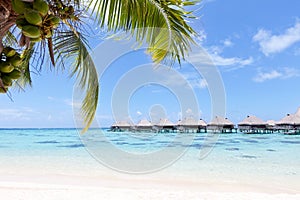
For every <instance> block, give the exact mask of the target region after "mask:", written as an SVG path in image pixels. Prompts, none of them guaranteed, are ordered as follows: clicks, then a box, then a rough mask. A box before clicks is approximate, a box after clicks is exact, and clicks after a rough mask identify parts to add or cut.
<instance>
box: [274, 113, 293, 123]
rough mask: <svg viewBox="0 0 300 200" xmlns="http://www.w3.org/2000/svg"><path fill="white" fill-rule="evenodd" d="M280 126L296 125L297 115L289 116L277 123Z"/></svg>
mask: <svg viewBox="0 0 300 200" xmlns="http://www.w3.org/2000/svg"><path fill="white" fill-rule="evenodd" d="M276 124H278V125H294V124H295V114H287V115H286V116H285V117H283V118H282V119H281V120H279V121H278V122H276Z"/></svg>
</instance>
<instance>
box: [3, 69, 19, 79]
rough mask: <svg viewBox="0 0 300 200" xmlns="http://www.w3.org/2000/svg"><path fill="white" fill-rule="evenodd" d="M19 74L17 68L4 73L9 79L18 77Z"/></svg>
mask: <svg viewBox="0 0 300 200" xmlns="http://www.w3.org/2000/svg"><path fill="white" fill-rule="evenodd" d="M21 75H22V73H21V72H20V71H19V70H17V69H14V70H13V71H12V72H10V73H8V74H6V76H8V77H9V78H11V79H18V78H20V77H21Z"/></svg>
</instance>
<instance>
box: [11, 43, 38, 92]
mask: <svg viewBox="0 0 300 200" xmlns="http://www.w3.org/2000/svg"><path fill="white" fill-rule="evenodd" d="M34 50H35V49H34V45H30V47H29V48H28V49H25V50H24V51H23V53H22V59H23V62H22V64H21V66H19V69H20V70H21V71H22V76H21V77H20V78H19V79H18V80H17V81H16V84H15V86H16V87H19V89H21V90H23V89H24V88H25V87H27V86H32V80H31V75H30V74H31V72H30V63H31V59H32V57H33V54H34Z"/></svg>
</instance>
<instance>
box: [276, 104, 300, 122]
mask: <svg viewBox="0 0 300 200" xmlns="http://www.w3.org/2000/svg"><path fill="white" fill-rule="evenodd" d="M276 124H278V125H300V107H299V108H298V110H297V111H296V113H295V114H287V115H286V116H285V117H283V118H282V119H281V120H279V121H278V122H276Z"/></svg>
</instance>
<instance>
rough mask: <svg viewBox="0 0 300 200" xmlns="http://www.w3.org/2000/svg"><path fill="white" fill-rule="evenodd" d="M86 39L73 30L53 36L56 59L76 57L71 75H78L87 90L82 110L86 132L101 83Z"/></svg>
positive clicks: (92, 115) (92, 117) (77, 77)
mask: <svg viewBox="0 0 300 200" xmlns="http://www.w3.org/2000/svg"><path fill="white" fill-rule="evenodd" d="M86 42H87V41H86V39H85V38H84V37H83V35H82V34H80V33H79V32H76V33H74V32H73V31H64V32H59V34H57V35H56V37H54V38H53V47H54V53H55V55H56V59H57V60H60V61H62V58H63V59H64V60H65V59H68V58H69V59H68V60H69V61H70V60H72V59H74V58H75V62H74V63H73V65H72V71H71V76H74V75H76V79H77V83H78V85H79V87H80V89H81V90H82V91H84V92H85V97H84V99H83V103H82V107H81V111H82V114H83V116H84V122H85V125H86V126H85V127H84V130H83V132H85V131H86V130H87V129H88V127H89V126H90V124H91V123H92V121H93V119H94V116H95V113H96V108H97V103H98V92H99V83H98V76H97V71H96V67H95V64H94V62H93V60H92V57H91V55H90V54H89V51H88V48H87V43H86Z"/></svg>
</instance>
